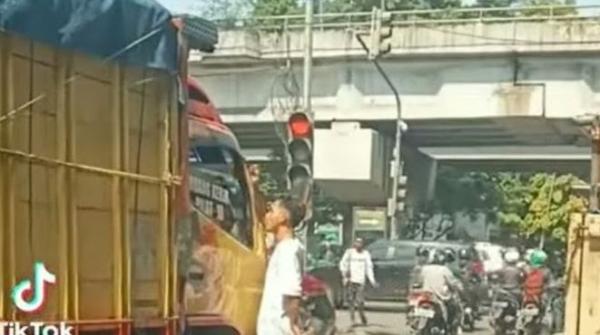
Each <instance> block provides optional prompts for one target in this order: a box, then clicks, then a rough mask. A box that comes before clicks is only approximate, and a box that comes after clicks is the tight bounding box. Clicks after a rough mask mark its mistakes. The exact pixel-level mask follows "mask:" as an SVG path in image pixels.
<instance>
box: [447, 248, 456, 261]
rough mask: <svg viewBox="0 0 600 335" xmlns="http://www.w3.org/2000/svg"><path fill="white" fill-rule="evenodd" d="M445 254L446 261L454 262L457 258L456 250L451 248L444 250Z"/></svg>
mask: <svg viewBox="0 0 600 335" xmlns="http://www.w3.org/2000/svg"><path fill="white" fill-rule="evenodd" d="M444 256H445V258H446V263H452V262H454V261H455V260H456V252H454V250H452V249H450V248H446V249H445V250H444Z"/></svg>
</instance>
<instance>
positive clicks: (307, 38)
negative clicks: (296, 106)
mask: <svg viewBox="0 0 600 335" xmlns="http://www.w3.org/2000/svg"><path fill="white" fill-rule="evenodd" d="M313 1H314V0H306V17H305V19H304V24H305V26H304V91H303V99H304V110H305V112H306V113H308V114H309V115H310V116H311V117H313V119H314V115H313V112H312V105H311V101H310V97H311V88H312V51H313V31H312V28H313V12H314V10H313V8H314V6H313Z"/></svg>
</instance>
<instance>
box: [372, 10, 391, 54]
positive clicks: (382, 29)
mask: <svg viewBox="0 0 600 335" xmlns="http://www.w3.org/2000/svg"><path fill="white" fill-rule="evenodd" d="M390 37H392V14H391V13H389V12H384V11H383V10H381V9H378V8H373V12H372V13H371V47H370V49H369V58H370V59H375V58H377V57H378V56H381V55H385V54H387V53H389V52H390V51H392V44H391V41H390Z"/></svg>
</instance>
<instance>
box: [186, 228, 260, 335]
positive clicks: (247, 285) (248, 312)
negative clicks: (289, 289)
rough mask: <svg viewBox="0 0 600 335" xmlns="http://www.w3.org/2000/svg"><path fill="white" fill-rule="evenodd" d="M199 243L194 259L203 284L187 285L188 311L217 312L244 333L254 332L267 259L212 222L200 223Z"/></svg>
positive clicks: (247, 334)
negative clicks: (200, 240) (202, 275)
mask: <svg viewBox="0 0 600 335" xmlns="http://www.w3.org/2000/svg"><path fill="white" fill-rule="evenodd" d="M201 235H202V237H201V239H202V240H203V241H202V243H201V244H200V245H199V247H198V249H197V250H196V252H195V255H194V259H195V261H196V262H197V263H198V264H200V267H201V268H202V271H203V274H204V280H203V284H202V287H199V288H196V290H194V289H193V288H191V287H189V286H188V287H187V288H186V303H187V312H188V313H191V314H194V313H200V312H205V313H218V314H221V315H223V316H224V317H225V318H226V319H227V320H229V321H230V322H232V323H233V325H235V326H236V327H237V328H238V329H239V330H240V331H241V332H242V334H245V335H253V334H255V332H256V316H257V315H256V313H257V311H258V309H259V306H260V299H261V296H262V288H263V283H264V274H265V267H266V262H265V259H264V257H262V256H260V255H257V254H256V253H254V252H253V251H252V250H250V249H248V248H246V247H245V246H243V245H241V244H240V243H239V242H238V241H237V240H235V239H234V238H233V237H231V236H230V235H229V234H227V233H226V232H225V231H223V230H222V229H221V228H219V227H218V226H216V225H214V224H212V223H201Z"/></svg>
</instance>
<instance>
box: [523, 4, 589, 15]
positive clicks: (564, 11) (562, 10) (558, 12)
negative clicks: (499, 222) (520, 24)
mask: <svg viewBox="0 0 600 335" xmlns="http://www.w3.org/2000/svg"><path fill="white" fill-rule="evenodd" d="M522 4H523V6H527V7H536V6H573V5H575V1H574V0H523V2H522ZM550 11H551V10H550V9H531V10H527V11H525V12H524V15H526V16H536V15H541V16H545V15H550ZM552 13H553V15H573V14H576V13H577V11H576V10H575V8H560V9H552Z"/></svg>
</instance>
